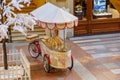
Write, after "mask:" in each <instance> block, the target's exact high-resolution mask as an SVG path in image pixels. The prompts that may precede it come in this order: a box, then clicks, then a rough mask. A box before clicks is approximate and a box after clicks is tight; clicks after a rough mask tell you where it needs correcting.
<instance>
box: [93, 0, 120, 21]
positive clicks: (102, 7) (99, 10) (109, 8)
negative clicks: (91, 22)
mask: <svg viewBox="0 0 120 80" xmlns="http://www.w3.org/2000/svg"><path fill="white" fill-rule="evenodd" d="M116 1H117V0H110V1H109V0H93V19H106V18H120V13H119V12H118V10H119V9H120V7H118V6H117V5H118V4H119V5H120V2H119V3H118V2H117V3H118V4H116Z"/></svg>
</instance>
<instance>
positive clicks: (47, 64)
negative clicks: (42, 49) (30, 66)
mask: <svg viewBox="0 0 120 80" xmlns="http://www.w3.org/2000/svg"><path fill="white" fill-rule="evenodd" d="M43 62H44V70H45V72H47V73H49V72H50V58H49V57H47V56H44V61H43Z"/></svg>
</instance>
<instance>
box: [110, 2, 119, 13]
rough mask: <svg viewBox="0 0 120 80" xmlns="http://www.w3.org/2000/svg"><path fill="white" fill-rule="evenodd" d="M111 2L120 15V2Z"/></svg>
mask: <svg viewBox="0 0 120 80" xmlns="http://www.w3.org/2000/svg"><path fill="white" fill-rule="evenodd" d="M110 2H111V3H112V5H113V6H114V7H115V8H116V9H117V10H118V11H119V13H120V0H110Z"/></svg>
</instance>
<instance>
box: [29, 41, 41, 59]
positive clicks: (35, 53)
mask: <svg viewBox="0 0 120 80" xmlns="http://www.w3.org/2000/svg"><path fill="white" fill-rule="evenodd" d="M28 51H29V54H30V55H31V56H32V57H33V58H37V57H38V56H39V51H38V48H37V46H36V45H35V44H34V43H30V44H29V46H28Z"/></svg>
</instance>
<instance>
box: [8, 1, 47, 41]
mask: <svg viewBox="0 0 120 80" xmlns="http://www.w3.org/2000/svg"><path fill="white" fill-rule="evenodd" d="M10 1H11V0H7V2H10ZM36 8H37V6H36V4H35V3H34V2H33V1H31V4H30V6H29V7H28V6H27V5H24V7H23V9H22V10H21V11H19V10H17V9H15V11H14V12H15V13H17V14H18V13H30V12H31V11H33V10H34V9H36ZM28 34H39V35H40V38H44V37H46V33H45V29H43V28H41V27H38V26H35V28H34V31H30V30H29V31H28ZM11 35H12V42H24V41H26V37H25V35H23V34H22V33H21V32H18V31H15V30H12V29H11Z"/></svg>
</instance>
